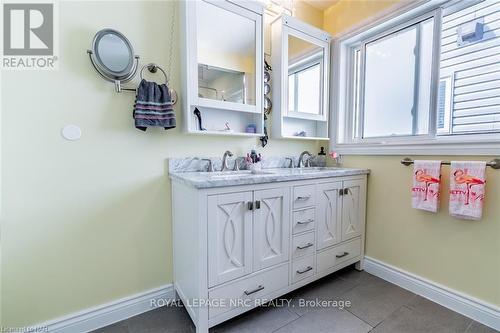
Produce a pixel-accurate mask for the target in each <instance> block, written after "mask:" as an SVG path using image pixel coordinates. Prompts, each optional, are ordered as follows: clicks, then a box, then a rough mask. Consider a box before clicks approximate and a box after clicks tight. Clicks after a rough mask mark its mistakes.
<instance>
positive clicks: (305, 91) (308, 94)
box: [288, 62, 321, 114]
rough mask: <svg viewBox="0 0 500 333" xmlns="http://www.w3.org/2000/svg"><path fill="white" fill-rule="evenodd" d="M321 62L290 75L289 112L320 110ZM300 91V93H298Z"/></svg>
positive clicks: (314, 111)
mask: <svg viewBox="0 0 500 333" xmlns="http://www.w3.org/2000/svg"><path fill="white" fill-rule="evenodd" d="M320 70H321V68H320V64H319V62H318V63H315V64H314V65H312V66H309V67H306V68H304V69H300V70H298V71H296V72H293V73H291V74H289V75H288V87H289V91H290V94H289V96H288V98H289V100H288V108H289V112H304V113H309V114H318V110H320V98H321V96H320V91H321V82H320V79H321V73H320ZM299 91H300V94H299V93H298V92H299Z"/></svg>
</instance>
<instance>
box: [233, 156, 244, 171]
mask: <svg viewBox="0 0 500 333" xmlns="http://www.w3.org/2000/svg"><path fill="white" fill-rule="evenodd" d="M242 158H243V157H241V156H240V157H236V158H235V159H234V167H233V171H240V163H239V161H241V159H242Z"/></svg>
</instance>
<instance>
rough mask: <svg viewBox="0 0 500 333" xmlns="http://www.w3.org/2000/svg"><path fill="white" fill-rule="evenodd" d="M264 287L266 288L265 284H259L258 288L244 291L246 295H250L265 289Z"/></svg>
mask: <svg viewBox="0 0 500 333" xmlns="http://www.w3.org/2000/svg"><path fill="white" fill-rule="evenodd" d="M263 289H264V286H263V285H260V286H258V287H257V288H255V289H254V290H250V291H248V290H245V291H244V293H245V295H247V296H248V295H252V294H255V293H256V292H258V291H261V290H263Z"/></svg>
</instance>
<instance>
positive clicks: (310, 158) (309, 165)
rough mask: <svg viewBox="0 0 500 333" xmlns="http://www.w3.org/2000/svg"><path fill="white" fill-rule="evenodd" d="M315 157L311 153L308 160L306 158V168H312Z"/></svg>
mask: <svg viewBox="0 0 500 333" xmlns="http://www.w3.org/2000/svg"><path fill="white" fill-rule="evenodd" d="M313 158H314V156H312V155H310V156H309V157H308V158H307V160H306V163H305V164H306V168H310V167H311V160H312V159H313Z"/></svg>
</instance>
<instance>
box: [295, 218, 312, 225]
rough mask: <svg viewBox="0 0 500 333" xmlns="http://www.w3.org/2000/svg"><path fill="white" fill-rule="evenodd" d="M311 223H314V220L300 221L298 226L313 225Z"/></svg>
mask: <svg viewBox="0 0 500 333" xmlns="http://www.w3.org/2000/svg"><path fill="white" fill-rule="evenodd" d="M311 222H314V220H313V219H307V220H305V221H298V222H297V224H308V223H311Z"/></svg>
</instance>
